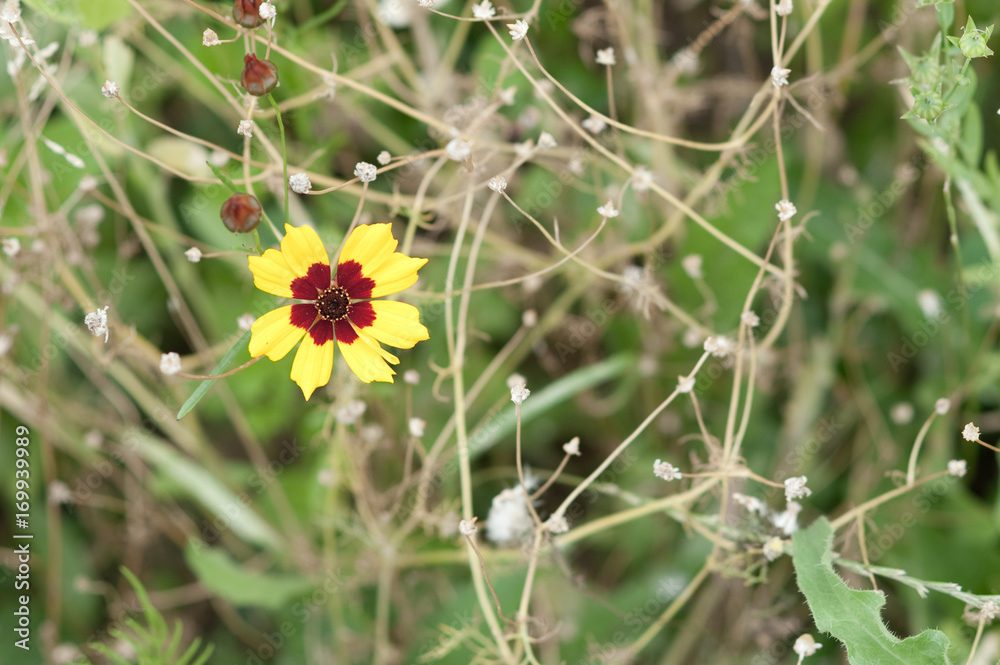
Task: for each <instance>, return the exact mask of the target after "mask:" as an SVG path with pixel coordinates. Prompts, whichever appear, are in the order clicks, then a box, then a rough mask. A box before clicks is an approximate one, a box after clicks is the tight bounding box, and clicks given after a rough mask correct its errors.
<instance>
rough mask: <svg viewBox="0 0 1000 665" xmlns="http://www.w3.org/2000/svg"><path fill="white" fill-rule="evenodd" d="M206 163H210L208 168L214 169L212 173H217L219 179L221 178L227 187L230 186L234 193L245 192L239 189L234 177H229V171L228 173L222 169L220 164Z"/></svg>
mask: <svg viewBox="0 0 1000 665" xmlns="http://www.w3.org/2000/svg"><path fill="white" fill-rule="evenodd" d="M205 163H206V164H207V165H208V168H210V169H212V173H214V174H215V177H216V178H218V179H219V180H221V181H222V184H224V185H225V186H226V187H228V188H229V190H230V191H231V192H232V193H233V194H242V193H243V190H242V189H239V188H238V187H237V186H236V183H234V182H233V179H232V178H230V177H229V174H228V173H226V172H225V171H223V170H222V169H220V168H219V167H218V166H216V165H215V164H213V163H212V162H205Z"/></svg>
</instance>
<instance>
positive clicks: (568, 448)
mask: <svg viewBox="0 0 1000 665" xmlns="http://www.w3.org/2000/svg"><path fill="white" fill-rule="evenodd" d="M562 448H563V452H564V453H566V454H567V455H574V456H576V457H579V456H580V437H578V436H574V437H573V438H572V439H570V440H569V441H567V442H566V443H564V444H563V447H562Z"/></svg>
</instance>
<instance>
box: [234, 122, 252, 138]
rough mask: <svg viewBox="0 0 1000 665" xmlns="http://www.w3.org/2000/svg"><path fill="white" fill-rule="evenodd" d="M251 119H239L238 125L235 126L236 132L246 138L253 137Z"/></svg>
mask: <svg viewBox="0 0 1000 665" xmlns="http://www.w3.org/2000/svg"><path fill="white" fill-rule="evenodd" d="M253 130H254V124H253V120H240V126H239V127H237V128H236V133H237V134H239V135H240V136H245V137H247V138H248V139H249V138H252V137H253Z"/></svg>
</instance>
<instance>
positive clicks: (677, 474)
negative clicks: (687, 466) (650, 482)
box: [653, 460, 684, 482]
mask: <svg viewBox="0 0 1000 665" xmlns="http://www.w3.org/2000/svg"><path fill="white" fill-rule="evenodd" d="M653 475H654V476H656V477H658V478H663V479H664V480H666V481H667V482H669V481H671V480H680V479H681V478H683V477H684V474H682V473H681V470H680V469H678V468H677V467H675V466H674V465H673V464H671V463H670V462H664V461H662V460H656V461H655V462H653Z"/></svg>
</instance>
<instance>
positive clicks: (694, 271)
mask: <svg viewBox="0 0 1000 665" xmlns="http://www.w3.org/2000/svg"><path fill="white" fill-rule="evenodd" d="M702 263H703V260H702V258H701V255H700V254H688V255H687V256H685V257H684V258H683V259H681V267H682V268H684V272H685V273H686V274H687V276H688V277H690V278H691V279H701V278H702V277H703V276H704V275H703V273H702V272H701V266H702Z"/></svg>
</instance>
